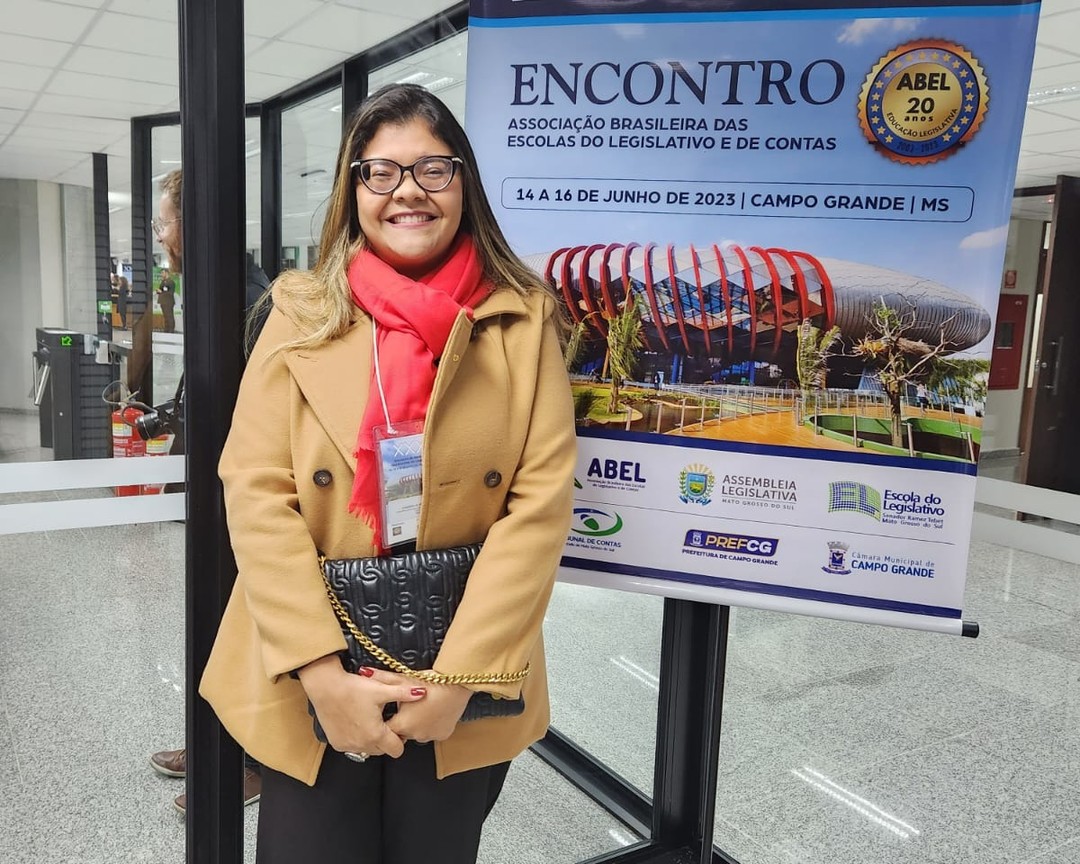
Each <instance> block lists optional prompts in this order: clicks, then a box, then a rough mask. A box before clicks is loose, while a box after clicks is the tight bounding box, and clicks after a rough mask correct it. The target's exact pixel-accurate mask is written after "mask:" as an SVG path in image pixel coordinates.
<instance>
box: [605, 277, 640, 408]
mask: <svg viewBox="0 0 1080 864" xmlns="http://www.w3.org/2000/svg"><path fill="white" fill-rule="evenodd" d="M607 324H608V332H607V354H608V356H607V366H608V371H609V373H610V374H611V401H610V403H609V405H608V413H610V414H617V413H618V412H619V390H620V388H621V387H622V385H623V382H624V381H626V380H627V379H629V378H632V377H633V374H634V367H635V366H636V365H637V352H638V349H640V348H642V347H644V345H645V338H644V334H643V331H644V325H643V324H642V321H641V310H640V309H639V308H638V300H637V297H636V296H634V294H633V293H632V292H631V291H627V292H626V300H625V301H624V302H623V305H622V309H621V310H620V311H619V314H618V315H616V316H615V317H614V318H610V319H609V320H608V322H607Z"/></svg>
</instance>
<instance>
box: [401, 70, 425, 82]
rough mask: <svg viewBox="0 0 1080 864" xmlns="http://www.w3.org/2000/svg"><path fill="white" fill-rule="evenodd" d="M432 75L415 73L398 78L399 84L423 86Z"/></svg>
mask: <svg viewBox="0 0 1080 864" xmlns="http://www.w3.org/2000/svg"><path fill="white" fill-rule="evenodd" d="M430 77H431V74H430V73H428V72H413V73H412V74H411V75H406V76H405V77H404V78H398V79H397V83H398V84H423V83H424V82H425V81H426V80H427V79H428V78H430Z"/></svg>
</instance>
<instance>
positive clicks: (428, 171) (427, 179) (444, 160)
mask: <svg viewBox="0 0 1080 864" xmlns="http://www.w3.org/2000/svg"><path fill="white" fill-rule="evenodd" d="M463 164H464V162H463V161H462V160H461V159H460V158H459V157H457V156H424V157H422V158H420V159H417V160H416V161H415V162H413V163H412V165H402V164H400V163H398V162H395V161H394V160H393V159H358V160H357V161H356V162H351V163H350V164H349V167H350V168H359V169H360V171H359V174H360V182H361V183H363V184H364V185H365V186H366V187H367V188H368V189H369V190H371V191H372V192H374V193H375V194H376V195H389V194H390V193H391V192H393V191H394V190H395V189H397V188H398V186H400V185H401V184H402V183H403V182H404V181H405V172H406V171H408V172H409V173H410V174H412V176H413V180H414V181H416V185H417V186H419V187H420V188H421V189H423V190H424V191H425V192H441V191H442V190H443V189H445V188H446V187H447V186H449V185H450V183H451V182H452V181H453V179H454V174H455V173H456V172H457V166H458V165H463Z"/></svg>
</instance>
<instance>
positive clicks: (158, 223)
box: [150, 216, 180, 237]
mask: <svg viewBox="0 0 1080 864" xmlns="http://www.w3.org/2000/svg"><path fill="white" fill-rule="evenodd" d="M179 221H180V217H179V216H177V217H176V218H175V219H151V220H150V230H152V231H153V232H154V234H156V235H157V236H158V237H160V236H161V235H162V234H164V233H165V229H166V227H168V226H169V225H172V224H173V222H179Z"/></svg>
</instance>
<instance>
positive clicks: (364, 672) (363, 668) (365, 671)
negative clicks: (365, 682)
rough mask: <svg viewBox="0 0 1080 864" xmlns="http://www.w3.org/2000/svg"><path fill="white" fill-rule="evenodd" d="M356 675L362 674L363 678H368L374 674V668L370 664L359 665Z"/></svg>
mask: <svg viewBox="0 0 1080 864" xmlns="http://www.w3.org/2000/svg"><path fill="white" fill-rule="evenodd" d="M356 674H357V675H363V676H364V677H365V678H370V677H372V676H373V675H374V674H375V670H374V669H372V668H371V667H370V666H361V667H360V668H359V669H357V670H356Z"/></svg>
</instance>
